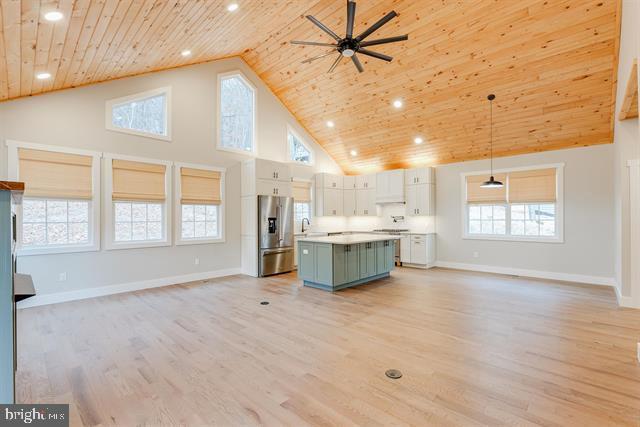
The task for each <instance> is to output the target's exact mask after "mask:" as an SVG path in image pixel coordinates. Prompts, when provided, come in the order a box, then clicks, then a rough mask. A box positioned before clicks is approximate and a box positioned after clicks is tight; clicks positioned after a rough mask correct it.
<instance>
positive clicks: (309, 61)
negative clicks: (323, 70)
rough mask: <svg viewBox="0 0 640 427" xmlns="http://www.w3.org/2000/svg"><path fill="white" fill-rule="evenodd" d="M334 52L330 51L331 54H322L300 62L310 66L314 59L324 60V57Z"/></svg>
mask: <svg viewBox="0 0 640 427" xmlns="http://www.w3.org/2000/svg"><path fill="white" fill-rule="evenodd" d="M334 52H335V51H331V52H327V53H323V54H322V55H318V56H314V57H313V58H308V59H305V60H304V61H302V63H303V64H310V63H312V62H313V61H315V60H316V59H320V58H324V57H325V56H329V55H331V54H332V53H334Z"/></svg>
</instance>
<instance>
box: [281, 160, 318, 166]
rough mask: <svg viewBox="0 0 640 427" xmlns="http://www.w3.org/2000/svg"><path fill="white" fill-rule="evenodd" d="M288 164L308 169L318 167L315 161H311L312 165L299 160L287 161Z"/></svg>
mask: <svg viewBox="0 0 640 427" xmlns="http://www.w3.org/2000/svg"><path fill="white" fill-rule="evenodd" d="M287 163H289V164H290V165H298V166H308V167H312V166H315V165H316V163H315V162H314V161H313V160H312V161H311V163H304V162H299V161H297V160H287Z"/></svg>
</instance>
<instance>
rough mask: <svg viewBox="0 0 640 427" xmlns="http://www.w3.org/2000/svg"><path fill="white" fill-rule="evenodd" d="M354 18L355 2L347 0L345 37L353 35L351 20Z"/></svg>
mask: <svg viewBox="0 0 640 427" xmlns="http://www.w3.org/2000/svg"><path fill="white" fill-rule="evenodd" d="M355 18H356V2H354V1H352V0H347V35H346V38H348V39H350V38H351V37H353V21H354V20H355Z"/></svg>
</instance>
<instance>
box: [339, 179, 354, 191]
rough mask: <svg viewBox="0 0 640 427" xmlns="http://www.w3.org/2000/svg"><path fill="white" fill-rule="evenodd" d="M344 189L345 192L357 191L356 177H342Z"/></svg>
mask: <svg viewBox="0 0 640 427" xmlns="http://www.w3.org/2000/svg"><path fill="white" fill-rule="evenodd" d="M342 188H344V189H345V190H349V189H355V188H356V177H355V176H343V177H342Z"/></svg>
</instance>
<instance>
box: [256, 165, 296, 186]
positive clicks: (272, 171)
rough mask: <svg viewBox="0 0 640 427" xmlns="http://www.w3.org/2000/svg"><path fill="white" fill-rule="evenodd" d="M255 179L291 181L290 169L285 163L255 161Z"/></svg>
mask: <svg viewBox="0 0 640 427" xmlns="http://www.w3.org/2000/svg"><path fill="white" fill-rule="evenodd" d="M255 162H256V163H255V168H256V178H257V179H268V180H273V181H283V182H287V181H288V182H290V181H291V168H290V167H289V165H288V164H286V163H280V162H273V161H271V160H264V159H255Z"/></svg>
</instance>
